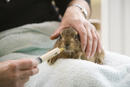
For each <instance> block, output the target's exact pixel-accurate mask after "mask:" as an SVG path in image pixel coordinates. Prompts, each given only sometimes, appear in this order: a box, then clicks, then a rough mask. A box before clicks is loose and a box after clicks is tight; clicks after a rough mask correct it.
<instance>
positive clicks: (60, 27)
mask: <svg viewBox="0 0 130 87" xmlns="http://www.w3.org/2000/svg"><path fill="white" fill-rule="evenodd" d="M63 28H64V26H59V27H58V29H56V31H55V32H54V33H53V34H52V35H51V36H50V39H51V40H54V39H56V38H57V37H59V35H60V31H61V30H62V29H63Z"/></svg>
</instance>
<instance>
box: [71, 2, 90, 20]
mask: <svg viewBox="0 0 130 87" xmlns="http://www.w3.org/2000/svg"><path fill="white" fill-rule="evenodd" d="M70 6H75V7H78V8H79V9H80V11H81V12H82V13H83V14H84V17H85V19H87V15H88V14H87V11H86V10H85V8H83V7H82V6H80V5H78V4H72V5H70ZM70 6H69V7H70Z"/></svg>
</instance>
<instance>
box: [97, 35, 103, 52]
mask: <svg viewBox="0 0 130 87" xmlns="http://www.w3.org/2000/svg"><path fill="white" fill-rule="evenodd" d="M96 34H97V38H98V44H97V51H98V53H101V49H102V45H101V40H100V37H99V34H98V33H96Z"/></svg>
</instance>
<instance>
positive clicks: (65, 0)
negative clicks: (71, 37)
mask: <svg viewBox="0 0 130 87" xmlns="http://www.w3.org/2000/svg"><path fill="white" fill-rule="evenodd" d="M71 1H72V0H55V3H56V6H57V7H58V8H59V13H60V14H61V15H62V16H63V15H64V13H65V10H66V8H67V6H68V4H69V3H70V2H71ZM85 1H86V2H87V3H88V4H89V6H90V0H85ZM90 8H91V6H90Z"/></svg>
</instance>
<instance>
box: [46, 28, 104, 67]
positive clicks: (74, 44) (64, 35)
mask: <svg viewBox="0 0 130 87" xmlns="http://www.w3.org/2000/svg"><path fill="white" fill-rule="evenodd" d="M56 47H58V48H65V50H63V51H62V52H61V53H60V54H58V55H57V56H55V57H53V58H51V59H49V60H48V61H47V62H48V63H49V64H50V65H51V64H53V63H54V62H55V61H56V60H57V59H59V58H65V59H68V58H73V59H82V60H87V61H91V62H95V63H97V64H101V65H102V64H103V59H104V56H105V53H104V50H103V49H102V50H101V53H98V52H96V53H95V54H94V56H93V58H87V57H86V55H85V52H84V51H82V49H81V44H80V39H79V35H78V32H77V31H76V30H75V29H74V28H66V29H63V30H62V31H61V33H60V37H59V39H58V40H57V41H56V43H55V45H54V48H56ZM54 48H53V49H54Z"/></svg>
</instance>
